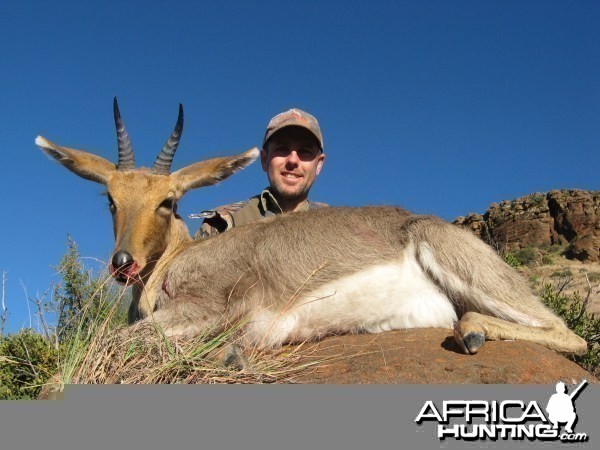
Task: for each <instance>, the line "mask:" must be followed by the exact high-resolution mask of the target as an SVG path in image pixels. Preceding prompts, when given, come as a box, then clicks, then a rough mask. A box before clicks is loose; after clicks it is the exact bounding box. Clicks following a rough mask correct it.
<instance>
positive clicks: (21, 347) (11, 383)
mask: <svg viewBox="0 0 600 450" xmlns="http://www.w3.org/2000/svg"><path fill="white" fill-rule="evenodd" d="M57 357H58V354H57V351H56V349H55V348H54V346H53V345H52V344H51V343H50V342H49V341H48V339H46V338H45V337H44V336H42V335H41V334H39V333H36V332H35V331H34V330H32V329H24V330H21V331H19V332H18V333H15V334H9V335H8V336H2V337H0V400H12V399H30V398H35V397H36V396H37V394H38V392H39V390H40V389H41V386H42V385H43V384H44V383H45V382H46V381H47V380H48V379H49V378H50V377H51V376H52V375H54V373H56V369H57V363H58V359H57Z"/></svg>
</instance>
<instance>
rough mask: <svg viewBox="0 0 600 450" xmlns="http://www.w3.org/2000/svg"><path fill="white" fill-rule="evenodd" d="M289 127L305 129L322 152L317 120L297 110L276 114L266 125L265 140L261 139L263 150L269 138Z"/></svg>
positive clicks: (321, 136) (321, 137) (321, 138)
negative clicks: (317, 142) (317, 143)
mask: <svg viewBox="0 0 600 450" xmlns="http://www.w3.org/2000/svg"><path fill="white" fill-rule="evenodd" d="M289 126H296V127H302V128H306V129H307V130H308V131H310V132H311V133H312V134H313V135H314V136H315V137H316V138H317V141H319V145H320V147H321V150H323V135H322V134H321V128H319V122H317V119H315V117H314V116H312V115H311V114H309V113H307V112H306V111H302V110H301V109H298V108H292V109H290V110H288V111H285V112H282V113H280V114H277V115H276V116H275V117H273V118H272V119H271V121H270V122H269V125H267V132H266V133H265V138H264V139H263V148H264V147H265V145H266V144H267V141H268V140H269V139H270V138H271V136H273V135H274V134H275V133H276V132H278V131H279V130H281V129H282V128H285V127H289Z"/></svg>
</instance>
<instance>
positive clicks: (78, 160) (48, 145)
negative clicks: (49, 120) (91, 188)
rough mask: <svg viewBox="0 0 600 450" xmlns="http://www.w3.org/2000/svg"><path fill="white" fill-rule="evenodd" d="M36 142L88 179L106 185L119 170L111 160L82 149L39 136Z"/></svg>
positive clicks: (77, 173) (70, 168)
mask: <svg viewBox="0 0 600 450" xmlns="http://www.w3.org/2000/svg"><path fill="white" fill-rule="evenodd" d="M35 143H36V144H37V145H38V146H39V147H40V148H41V149H42V150H43V151H44V153H46V154H47V155H49V156H51V157H53V158H54V159H56V160H57V161H58V162H59V163H61V164H62V165H63V166H65V167H66V168H67V169H69V170H70V171H71V172H73V173H75V174H76V175H79V176H80V177H81V178H85V179H86V180H91V181H95V182H96V183H100V184H104V185H106V184H107V183H108V179H109V177H110V175H111V174H112V173H113V172H114V171H116V170H117V168H116V166H115V165H114V164H113V163H111V162H110V161H108V160H106V159H104V158H102V157H100V156H96V155H93V154H91V153H88V152H84V151H82V150H74V149H72V148H66V147H61V146H60V145H56V144H54V143H53V142H50V141H49V140H47V139H45V138H43V137H42V136H38V137H37V138H36V139H35Z"/></svg>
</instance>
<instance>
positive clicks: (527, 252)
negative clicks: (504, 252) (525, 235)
mask: <svg viewBox="0 0 600 450" xmlns="http://www.w3.org/2000/svg"><path fill="white" fill-rule="evenodd" d="M513 255H514V257H515V258H516V260H517V261H519V264H521V265H522V266H529V265H531V264H533V263H534V262H535V258H536V251H535V248H533V247H531V246H530V247H525V248H522V249H520V250H517V251H516V252H514V253H513Z"/></svg>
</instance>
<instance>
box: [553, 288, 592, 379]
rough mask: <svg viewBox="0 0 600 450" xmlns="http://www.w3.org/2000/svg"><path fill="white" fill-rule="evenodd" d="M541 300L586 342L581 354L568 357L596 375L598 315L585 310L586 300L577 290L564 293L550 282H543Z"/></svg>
mask: <svg viewBox="0 0 600 450" xmlns="http://www.w3.org/2000/svg"><path fill="white" fill-rule="evenodd" d="M541 298H542V301H543V302H544V303H545V304H546V305H547V306H549V307H550V308H551V309H552V310H553V311H554V312H555V313H556V314H558V315H559V316H560V317H562V319H563V320H564V321H565V323H566V324H567V326H568V327H569V328H570V329H571V330H573V331H574V332H575V333H576V334H577V335H579V336H581V337H582V338H583V339H585V340H586V341H587V343H588V352H587V353H586V354H585V355H583V356H572V357H570V358H571V359H572V360H573V361H575V362H576V363H577V364H579V365H580V366H581V367H583V368H584V369H586V370H588V371H590V372H592V373H594V374H595V375H598V373H599V372H600V317H597V316H596V314H593V313H590V312H588V311H587V309H586V307H587V304H588V302H587V301H586V300H584V299H582V298H581V296H580V295H579V293H578V292H575V293H574V294H572V295H566V294H564V293H563V292H562V289H557V288H554V287H553V286H552V284H551V283H545V284H544V287H543V291H542V294H541Z"/></svg>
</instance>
